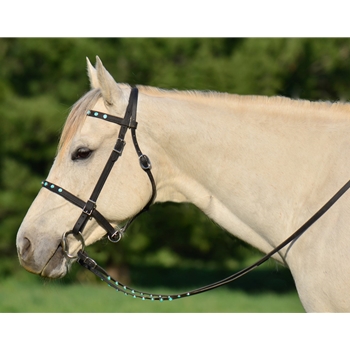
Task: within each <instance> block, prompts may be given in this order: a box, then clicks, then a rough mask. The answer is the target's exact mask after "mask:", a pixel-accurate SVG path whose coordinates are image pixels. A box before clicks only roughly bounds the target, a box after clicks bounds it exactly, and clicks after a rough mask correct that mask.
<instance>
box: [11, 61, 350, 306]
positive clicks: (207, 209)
mask: <svg viewBox="0 0 350 350" xmlns="http://www.w3.org/2000/svg"><path fill="white" fill-rule="evenodd" d="M88 71H89V76H90V81H91V85H92V88H93V90H92V91H91V92H90V93H88V94H87V95H86V96H84V97H83V98H82V99H81V100H80V101H79V102H78V103H77V105H76V106H75V108H73V110H72V112H71V114H70V116H69V117H68V120H67V123H66V126H65V129H64V131H63V135H62V139H61V143H60V147H59V152H58V155H57V157H56V159H55V162H54V164H53V166H52V169H51V171H50V174H49V176H48V178H47V179H48V181H50V182H53V183H57V184H59V185H60V186H62V187H64V188H65V189H67V190H68V191H71V192H72V193H74V194H75V195H77V196H79V197H81V198H82V199H83V200H87V199H88V197H89V195H90V194H91V191H92V189H93V187H94V185H95V183H96V181H97V179H98V177H99V174H100V172H101V170H102V168H103V166H104V164H105V162H106V160H107V158H108V156H109V154H110V152H111V149H112V148H113V146H114V143H115V140H116V135H117V132H118V130H119V126H117V125H111V124H110V123H105V122H103V121H101V120H97V119H94V118H85V113H86V110H87V109H88V108H91V109H95V110H98V111H101V112H106V113H109V114H112V115H118V116H123V115H124V111H125V108H126V105H127V100H128V96H129V94H130V87H129V86H127V85H122V84H117V83H116V82H115V81H114V80H113V78H112V77H111V76H110V75H109V73H108V72H107V71H106V70H105V68H104V67H103V65H102V63H101V61H100V60H99V59H97V65H96V70H95V69H94V68H93V67H92V66H91V64H90V63H88ZM96 89H97V90H96ZM139 89H140V95H139V102H138V110H137V120H138V123H139V125H138V131H137V133H138V140H139V144H140V146H141V148H142V150H143V151H144V153H145V154H147V155H148V156H149V158H150V159H151V161H152V166H153V168H152V172H153V174H154V176H155V181H156V184H157V198H156V201H157V202H164V201H174V202H191V203H193V204H195V205H196V206H197V207H199V208H200V209H201V210H202V211H203V212H204V213H206V214H207V215H208V216H209V217H210V218H212V219H213V220H214V221H215V222H217V223H218V224H219V225H221V226H222V227H224V228H225V229H226V230H228V231H229V232H231V233H232V234H233V235H235V236H237V237H239V238H240V239H242V240H244V241H246V242H248V243H249V244H251V245H253V246H254V247H256V248H258V249H260V250H261V251H262V252H265V253H267V252H268V251H270V250H272V249H273V248H274V247H276V246H277V245H278V244H279V243H281V242H282V241H283V240H284V239H285V238H287V237H288V236H289V235H291V234H292V233H293V232H294V231H295V230H296V229H297V228H299V227H300V226H301V225H302V224H303V223H304V222H305V221H306V220H308V219H309V218H310V217H311V216H312V215H313V214H314V213H315V212H316V211H317V210H318V209H319V208H320V207H321V206H322V205H323V204H324V203H325V202H326V201H327V200H328V199H329V198H330V197H332V196H333V194H334V193H335V192H336V191H337V190H338V189H339V188H340V187H341V186H342V185H344V184H345V183H346V182H347V181H348V180H349V178H350V106H349V105H348V104H341V103H335V104H331V103H322V102H321V103H313V102H309V101H295V100H290V99H287V98H281V97H270V98H268V97H257V96H237V95H229V94H219V93H211V92H210V93H201V92H178V91H163V90H159V89H155V88H149V87H139ZM99 94H102V97H101V98H98V97H99V96H100V95H99ZM126 141H127V145H126V147H125V150H124V153H123V156H122V157H121V158H120V160H119V161H118V162H117V163H116V165H115V167H114V168H113V170H112V173H111V175H110V177H109V178H108V180H107V182H106V185H105V187H104V189H103V191H102V193H101V195H100V198H99V200H98V203H97V206H98V210H99V211H100V212H101V213H102V214H104V215H105V216H106V217H107V218H108V219H109V220H110V221H111V222H112V223H114V224H118V223H120V222H121V221H123V220H125V219H126V218H128V217H131V216H133V215H135V214H136V213H137V212H138V211H139V210H140V209H142V207H143V206H144V205H145V204H146V202H147V201H148V199H149V197H150V195H151V187H150V183H149V180H148V177H147V175H146V174H145V173H144V172H143V171H142V170H140V167H139V164H138V159H137V157H136V154H135V151H134V149H133V145H132V141H131V139H130V133H128V135H127V139H126ZM82 146H83V147H88V148H89V149H91V150H93V154H92V156H91V157H90V158H89V159H87V160H81V161H72V159H71V155H72V153H73V152H74V151H75V150H76V149H77V148H79V147H82ZM80 212H81V210H80V209H79V208H77V207H74V206H73V205H72V204H70V203H69V202H67V201H65V200H64V199H63V198H61V197H60V196H57V195H54V194H52V193H51V192H49V191H47V190H44V189H43V190H41V191H40V192H39V194H38V196H37V198H36V199H35V201H34V202H33V204H32V206H31V208H30V209H29V211H28V213H27V215H26V217H25V219H24V220H23V223H22V225H21V227H20V229H19V232H18V235H17V247H18V254H19V259H20V262H21V264H22V265H23V266H24V267H25V268H26V269H27V270H29V271H31V272H34V273H37V274H41V275H43V276H49V277H61V276H63V275H65V274H66V272H67V271H68V268H69V265H70V264H71V261H70V260H69V259H67V258H66V257H65V256H64V255H63V253H62V248H61V246H60V243H61V237H62V233H64V232H66V231H69V230H71V229H72V226H73V225H74V223H75V222H76V220H77V218H78V216H79V214H80ZM349 228H350V193H346V194H345V195H344V196H343V197H342V198H341V199H340V200H339V201H338V202H337V203H336V204H335V205H334V207H332V208H331V210H330V211H329V212H327V213H326V214H325V215H324V216H323V217H322V218H321V219H320V220H319V221H318V222H316V223H315V224H314V225H313V226H312V227H311V228H310V229H309V230H308V231H307V232H306V233H305V234H304V235H303V236H302V237H301V238H299V239H298V240H297V241H295V242H293V243H292V244H290V245H289V246H288V247H287V248H285V249H283V250H282V251H281V252H280V253H279V254H276V255H275V256H274V257H275V259H277V260H278V261H280V262H282V263H285V264H286V265H287V266H288V267H289V268H290V270H291V272H292V275H293V277H294V280H295V283H296V286H297V290H298V293H299V296H300V299H301V302H302V304H303V306H304V307H305V309H306V310H307V311H319V312H328V311H350V293H349V291H350V232H349V230H350V229H349ZM104 234H105V232H104V231H103V230H102V229H101V228H100V227H99V226H98V225H97V224H96V223H95V222H94V221H90V222H89V223H88V225H87V227H86V229H85V231H84V237H85V240H86V243H87V244H92V243H94V242H95V241H97V240H99V239H100V238H101V237H102V236H103V235H104ZM129 239H132V238H129ZM72 247H73V248H74V249H75V251H77V250H78V249H79V248H80V247H79V243H78V242H73V243H72Z"/></svg>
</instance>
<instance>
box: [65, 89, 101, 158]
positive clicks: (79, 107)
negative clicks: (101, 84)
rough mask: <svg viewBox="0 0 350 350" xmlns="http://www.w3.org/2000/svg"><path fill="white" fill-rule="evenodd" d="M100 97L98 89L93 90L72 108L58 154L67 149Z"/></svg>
mask: <svg viewBox="0 0 350 350" xmlns="http://www.w3.org/2000/svg"><path fill="white" fill-rule="evenodd" d="M101 97H102V94H101V91H100V89H93V90H90V91H89V92H87V93H86V94H85V95H84V96H83V97H81V98H80V99H79V100H78V101H77V102H76V103H75V104H74V105H73V106H72V108H71V111H70V113H69V115H68V117H67V120H66V122H65V124H64V127H63V130H62V133H61V138H60V142H59V144H58V154H59V153H60V150H62V149H64V148H66V147H67V145H68V144H69V143H70V141H71V140H72V138H73V136H74V135H75V134H76V132H77V131H78V128H79V126H81V125H82V123H83V122H84V121H85V119H86V113H87V111H88V110H89V109H91V108H92V107H93V106H94V105H95V104H96V102H97V101H98V99H99V98H101Z"/></svg>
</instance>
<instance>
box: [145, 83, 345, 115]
mask: <svg viewBox="0 0 350 350" xmlns="http://www.w3.org/2000/svg"><path fill="white" fill-rule="evenodd" d="M138 88H139V90H140V91H142V92H143V93H145V94H148V95H151V96H155V97H170V98H173V99H181V100H184V99H185V100H193V99H202V100H203V99H204V100H208V101H210V100H217V99H222V100H223V101H225V102H228V103H230V102H232V103H240V102H242V103H249V102H252V103H256V104H264V105H266V106H268V105H276V104H277V105H281V106H283V107H288V106H291V107H303V108H307V107H312V108H315V107H316V108H321V109H324V108H327V107H332V108H341V109H344V108H345V109H346V110H349V108H350V104H349V103H345V102H340V101H336V102H330V101H309V100H304V99H297V98H290V97H284V96H262V95H239V94H231V93H227V92H217V91H210V90H208V91H200V90H176V89H173V90H166V89H160V88H156V87H152V86H138Z"/></svg>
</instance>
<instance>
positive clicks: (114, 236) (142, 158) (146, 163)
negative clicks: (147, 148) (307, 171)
mask: <svg viewBox="0 0 350 350" xmlns="http://www.w3.org/2000/svg"><path fill="white" fill-rule="evenodd" d="M137 99H138V89H137V88H136V87H134V88H132V90H131V93H130V97H129V103H128V106H127V109H126V111H125V116H124V118H119V117H115V116H112V115H109V114H105V113H101V112H98V111H92V110H89V111H88V112H87V116H89V117H93V118H98V119H101V120H105V121H108V122H111V123H115V124H119V125H120V126H121V128H120V131H119V135H118V138H117V142H116V144H115V146H114V148H113V150H112V152H111V155H110V157H109V159H108V160H107V163H106V165H105V167H104V169H103V171H102V173H101V175H100V178H99V180H98V181H97V183H96V185H95V188H94V190H93V192H92V194H91V196H90V198H89V200H88V201H87V202H84V201H83V200H81V199H80V198H78V197H77V196H75V195H73V194H72V193H70V192H68V191H66V190H65V189H63V188H62V187H59V186H57V185H55V184H53V183H51V182H49V181H43V182H42V186H43V187H44V188H46V189H48V190H50V191H51V192H53V193H56V194H58V195H60V196H61V197H63V198H64V199H66V200H67V201H69V202H71V203H72V204H74V205H76V206H78V207H80V208H81V209H82V213H81V215H80V217H79V218H78V220H77V222H76V223H75V225H74V227H73V229H72V230H71V231H68V232H66V233H64V234H63V236H62V241H61V245H62V248H63V252H64V254H65V255H66V256H67V257H68V258H70V259H77V262H78V263H79V264H80V265H81V266H83V267H85V268H86V269H88V270H89V271H91V272H92V273H94V274H95V275H96V276H97V277H99V278H100V279H101V280H102V281H104V282H106V283H107V284H108V285H109V286H111V287H113V288H114V289H116V290H117V291H120V292H122V293H124V294H125V295H128V296H132V297H133V298H139V299H142V300H152V301H153V300H158V301H165V300H168V301H171V300H176V299H180V298H184V297H188V296H192V295H196V294H200V293H203V292H206V291H209V290H212V289H215V288H218V287H221V286H223V285H225V284H228V283H231V282H232V281H234V280H236V279H238V278H239V277H241V276H243V275H245V274H247V273H248V272H250V271H252V270H254V269H255V268H257V267H258V266H260V265H261V264H262V263H264V262H265V261H267V260H268V259H269V258H271V257H272V256H273V255H274V254H276V253H278V252H279V251H280V250H281V249H282V248H284V247H285V246H286V245H287V244H288V243H290V242H292V241H294V240H296V239H297V238H299V237H300V236H301V235H302V234H303V233H304V232H305V231H306V230H307V229H308V228H310V226H312V225H313V224H314V223H315V222H316V221H317V220H318V219H319V218H320V217H321V216H322V215H324V214H325V213H326V212H327V211H328V210H329V209H330V208H331V207H332V206H333V205H334V204H335V203H336V202H337V201H338V199H339V198H340V197H341V196H342V195H343V194H344V193H345V192H346V191H347V190H348V189H349V188H350V180H349V181H348V182H347V183H346V184H345V185H344V186H343V187H342V188H341V189H340V190H339V191H338V192H337V193H336V194H335V195H334V196H333V197H332V198H331V199H330V200H329V201H328V202H327V203H326V204H325V205H324V206H323V207H322V208H321V209H319V210H318V211H317V212H316V213H315V214H314V215H313V216H312V217H311V218H310V219H309V220H308V221H307V222H306V223H305V224H304V225H302V226H301V227H300V228H299V229H298V230H296V231H295V232H294V233H293V234H292V235H291V236H289V237H288V238H287V239H286V240H285V241H283V242H282V243H281V244H280V245H278V246H277V247H276V248H274V249H273V250H271V251H270V252H269V253H268V254H266V255H264V256H263V257H262V258H261V259H260V260H258V261H257V262H256V263H254V264H252V265H250V266H249V267H246V268H244V269H243V270H241V271H239V272H236V273H234V274H232V275H230V276H229V277H227V278H225V279H222V280H220V281H218V282H215V283H212V284H209V285H207V286H205V287H201V288H197V289H194V290H192V291H189V292H185V293H179V294H170V295H166V294H164V295H163V294H151V293H147V292H141V291H138V290H135V289H132V288H130V287H128V286H126V285H124V284H122V283H120V282H118V281H116V280H115V279H113V278H112V277H111V276H110V275H109V274H108V273H107V272H106V271H105V270H104V269H103V268H102V267H101V266H99V265H98V264H97V263H96V262H95V261H94V260H93V259H91V258H90V257H89V256H88V255H87V253H86V252H85V241H84V238H83V235H82V232H83V230H84V228H85V225H86V223H87V221H88V220H89V219H90V218H94V219H95V220H96V221H97V222H98V224H99V225H100V226H101V227H103V228H104V229H105V230H106V234H107V237H108V239H109V240H110V241H111V242H113V243H116V242H119V240H120V239H121V238H122V235H123V233H124V232H125V230H126V229H127V228H128V227H129V225H130V224H131V222H132V221H133V220H134V219H135V218H136V217H137V216H138V215H140V214H141V213H142V212H144V211H146V210H148V209H149V207H150V206H151V204H152V203H153V202H154V199H155V197H156V185H155V181H154V178H153V175H152V172H151V162H150V160H149V158H148V156H146V155H145V154H143V153H142V151H141V149H140V147H139V145H138V142H137V138H136V128H137V122H136V109H137ZM128 129H131V136H132V140H133V144H134V147H135V150H136V153H137V155H138V157H139V162H140V166H141V169H142V170H144V171H145V172H146V173H147V175H148V177H149V180H150V183H151V186H152V195H151V197H150V199H149V201H148V202H147V204H146V205H145V206H144V208H143V209H142V210H141V211H140V212H139V213H138V214H137V215H136V216H134V217H133V218H131V219H129V221H127V223H126V224H125V225H124V226H123V227H121V228H120V227H117V229H115V228H113V226H112V225H111V224H110V223H109V221H108V220H107V219H106V218H105V217H104V216H103V215H102V214H101V213H100V212H99V211H98V210H97V209H96V202H97V199H98V197H99V194H100V192H101V190H102V188H103V186H104V184H105V182H106V180H107V178H108V176H109V174H110V172H111V170H112V168H113V165H114V163H115V162H116V161H117V160H118V159H119V157H120V156H121V155H122V153H123V149H124V147H125V140H124V139H125V135H126V132H127V130H128ZM69 235H73V236H74V238H75V239H76V240H78V241H80V242H81V245H82V248H81V249H80V250H79V251H78V253H77V255H75V256H74V255H72V254H70V253H69V246H68V236H69Z"/></svg>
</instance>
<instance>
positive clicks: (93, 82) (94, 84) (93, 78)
mask: <svg viewBox="0 0 350 350" xmlns="http://www.w3.org/2000/svg"><path fill="white" fill-rule="evenodd" d="M86 64H87V71H88V76H89V79H90V86H91V88H92V89H98V88H99V87H100V86H99V84H98V79H97V72H96V69H95V67H94V66H93V65H92V64H91V62H90V60H89V59H88V58H87V57H86Z"/></svg>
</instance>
